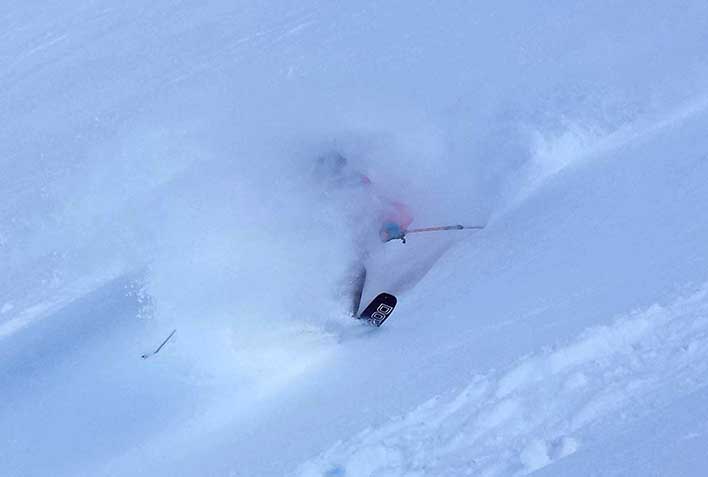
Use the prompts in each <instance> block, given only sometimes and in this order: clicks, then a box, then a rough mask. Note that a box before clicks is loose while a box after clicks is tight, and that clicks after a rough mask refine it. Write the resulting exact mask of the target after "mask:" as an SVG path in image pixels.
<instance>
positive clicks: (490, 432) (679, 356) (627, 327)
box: [296, 284, 708, 477]
mask: <svg viewBox="0 0 708 477" xmlns="http://www.w3.org/2000/svg"><path fill="white" fill-rule="evenodd" d="M707 368H708V284H704V285H703V286H702V287H700V288H699V289H698V290H697V291H695V292H694V293H692V294H690V295H688V296H687V297H682V298H679V299H677V300H676V301H675V302H673V303H671V304H669V305H667V306H662V305H659V304H655V305H652V306H650V307H648V308H647V309H644V310H641V311H635V312H631V313H628V314H627V315H626V316H623V317H620V318H618V319H616V320H615V321H614V322H613V323H612V324H611V325H608V326H599V327H592V328H589V329H587V330H586V331H585V332H583V333H582V334H581V335H580V336H579V337H578V338H577V339H575V340H574V341H573V342H571V343H568V344H566V345H564V346H560V347H558V348H557V349H553V350H542V351H539V352H538V353H535V354H534V355H531V356H527V357H525V358H522V359H521V360H520V361H519V362H518V363H517V364H516V365H514V366H512V367H511V368H510V369H508V370H504V371H495V370H491V371H490V372H489V373H487V374H486V375H482V376H476V377H474V378H473V379H472V380H471V382H470V383H469V385H468V386H466V387H465V388H464V389H463V390H462V391H460V392H457V393H456V394H452V395H449V396H436V397H434V398H433V399H430V400H429V401H427V402H425V403H423V404H421V405H420V406H418V407H417V408H416V409H414V410H413V411H411V412H409V413H407V414H406V415H404V416H401V417H397V418H393V419H391V421H390V422H388V423H387V424H385V425H383V426H381V427H379V428H375V429H371V428H370V429H366V430H364V431H363V432H361V433H360V434H359V435H357V436H356V437H354V438H352V439H351V440H348V441H345V442H339V443H337V444H335V445H334V446H332V447H331V448H330V449H329V450H327V451H326V452H324V453H322V454H321V455H320V456H318V457H316V458H314V459H312V460H310V461H308V462H306V463H304V464H303V465H301V466H300V468H299V469H298V470H297V473H296V475H298V476H300V477H315V476H326V477H344V476H370V477H375V476H381V477H383V476H386V477H394V476H406V477H422V476H428V475H484V476H495V475H526V474H528V473H530V472H533V471H535V470H537V469H540V468H542V467H544V466H546V465H548V464H550V463H552V462H553V461H555V460H557V459H560V458H563V457H565V456H568V455H570V454H572V453H574V452H576V451H577V450H578V449H579V448H580V446H581V445H582V442H583V440H582V436H583V434H584V433H585V432H586V431H587V430H588V429H589V428H591V427H592V426H594V425H596V424H598V423H599V422H601V421H603V420H604V421H606V420H607V419H609V418H610V417H614V418H615V419H622V420H624V419H632V418H636V417H639V415H640V414H641V413H645V412H648V410H649V409H651V408H655V407H656V406H659V405H661V403H662V397H663V398H665V399H670V396H671V395H672V394H674V395H675V394H677V393H678V394H685V393H688V392H690V391H692V390H695V389H697V388H698V387H700V386H701V384H700V381H701V376H702V375H703V376H704V375H705V372H706V371H708V369H707ZM588 435H591V434H589V433H588Z"/></svg>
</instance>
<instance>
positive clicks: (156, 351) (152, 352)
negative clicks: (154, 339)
mask: <svg viewBox="0 0 708 477" xmlns="http://www.w3.org/2000/svg"><path fill="white" fill-rule="evenodd" d="M175 333H177V330H176V329H174V330H172V333H170V336H168V337H167V338H165V341H163V342H162V343H161V344H160V346H158V347H157V349H156V350H155V351H151V352H150V353H145V354H143V355H141V356H140V357H141V358H143V359H148V358H149V357H150V356H152V355H155V354H157V353H159V352H160V350H161V349H162V347H163V346H165V345H166V344H167V342H168V341H170V339H171V338H172V337H173V336H174V335H175Z"/></svg>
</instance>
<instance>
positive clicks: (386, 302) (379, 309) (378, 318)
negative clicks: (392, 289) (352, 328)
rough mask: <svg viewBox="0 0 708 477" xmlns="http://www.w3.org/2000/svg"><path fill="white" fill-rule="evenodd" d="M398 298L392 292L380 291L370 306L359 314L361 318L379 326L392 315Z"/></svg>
mask: <svg viewBox="0 0 708 477" xmlns="http://www.w3.org/2000/svg"><path fill="white" fill-rule="evenodd" d="M396 303H398V300H397V299H396V297H395V296H393V295H391V294H390V293H379V294H378V295H377V296H376V298H374V299H373V300H372V301H371V303H369V306H367V307H366V308H365V309H364V311H362V312H361V314H360V315H359V319H361V320H366V321H368V322H369V324H371V325H373V326H376V327H379V326H381V325H382V324H383V323H384V321H386V320H387V319H388V317H389V316H391V313H393V309H394V308H395V307H396Z"/></svg>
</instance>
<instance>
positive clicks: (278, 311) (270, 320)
mask: <svg viewBox="0 0 708 477" xmlns="http://www.w3.org/2000/svg"><path fill="white" fill-rule="evenodd" d="M233 154H234V156H233V162H231V163H230V162H228V161H224V160H221V161H216V162H215V163H212V164H208V165H205V166H202V167H200V168H199V169H195V170H192V171H191V172H190V173H189V174H186V175H185V176H184V177H182V178H181V179H180V180H179V181H178V182H177V183H175V184H173V187H172V188H171V189H170V190H169V191H167V192H166V194H167V197H166V198H165V200H164V202H163V206H162V210H163V213H164V216H163V218H162V222H161V225H160V238H159V241H158V247H157V248H158V251H157V252H156V256H155V257H154V259H153V260H152V263H151V264H150V272H149V281H148V285H147V291H148V293H149V295H150V296H151V298H152V304H153V307H154V312H155V314H156V318H157V320H156V323H157V324H158V325H159V327H160V328H161V329H167V328H170V327H175V328H177V329H178V330H179V336H180V353H181V354H182V353H183V354H184V355H185V356H190V357H191V359H192V361H193V363H195V364H196V365H197V366H198V367H200V368H201V367H202V366H204V368H208V369H209V370H210V374H214V375H218V374H219V373H220V371H221V370H224V372H225V373H226V374H229V375H233V374H236V375H239V372H240V373H241V374H240V375H239V377H244V378H253V377H258V376H263V377H267V376H269V375H270V376H272V375H273V374H278V373H281V372H283V369H284V368H288V367H292V366H297V365H298V362H297V358H298V357H301V358H302V357H304V356H305V355H306V353H303V351H304V350H302V349H300V348H299V347H298V346H299V344H298V343H299V342H297V340H298V336H300V335H303V333H304V334H305V335H306V334H307V330H308V329H309V327H311V326H313V325H314V324H317V325H321V324H322V322H323V321H324V320H326V319H333V318H334V317H336V316H337V315H338V314H339V313H342V312H343V310H342V309H341V303H342V300H341V297H340V296H338V295H337V293H338V290H339V287H340V286H341V283H338V280H341V279H342V277H344V276H345V275H346V269H347V267H348V266H349V264H350V263H351V261H352V260H353V258H354V257H353V255H352V253H353V252H352V248H351V246H350V237H349V229H348V228H347V227H346V224H345V223H344V221H343V217H342V216H341V215H340V214H338V213H337V212H336V211H335V210H333V209H332V208H328V204H327V203H325V202H323V201H322V199H321V197H320V196H319V195H318V194H317V193H316V191H315V189H314V186H313V184H312V183H311V178H310V177H309V175H308V172H309V168H308V167H301V164H298V163H297V161H295V160H294V158H293V157H291V156H287V155H284V154H283V153H280V152H278V151H263V150H260V151H258V150H255V149H251V150H249V151H248V152H242V151H234V153H233ZM308 165H309V164H308ZM310 189H312V191H310ZM303 277H306V279H303ZM288 330H290V331H288ZM289 349H296V350H297V351H298V352H297V353H295V352H293V354H289V353H288V350H289ZM225 368H226V369H225Z"/></svg>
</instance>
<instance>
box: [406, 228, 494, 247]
mask: <svg viewBox="0 0 708 477" xmlns="http://www.w3.org/2000/svg"><path fill="white" fill-rule="evenodd" d="M483 228H484V225H460V224H457V225H442V226H440V227H423V228H419V229H410V230H406V231H405V232H403V235H402V236H401V240H402V241H403V243H406V235H408V234H417V233H421V232H439V231H442V230H481V229H483Z"/></svg>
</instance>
